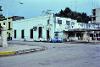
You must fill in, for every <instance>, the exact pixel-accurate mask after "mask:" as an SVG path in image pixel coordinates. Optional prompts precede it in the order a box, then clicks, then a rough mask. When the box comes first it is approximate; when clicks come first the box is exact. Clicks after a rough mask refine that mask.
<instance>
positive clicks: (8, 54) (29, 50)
mask: <svg viewBox="0 0 100 67" xmlns="http://www.w3.org/2000/svg"><path fill="white" fill-rule="evenodd" d="M45 49H46V48H45V47H43V48H35V49H25V50H18V51H0V57H4V56H13V55H20V54H27V53H31V52H38V51H44V50H45Z"/></svg>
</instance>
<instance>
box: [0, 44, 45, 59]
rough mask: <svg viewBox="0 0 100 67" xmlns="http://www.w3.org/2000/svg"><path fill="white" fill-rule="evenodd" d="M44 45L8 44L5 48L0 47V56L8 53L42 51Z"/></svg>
mask: <svg viewBox="0 0 100 67" xmlns="http://www.w3.org/2000/svg"><path fill="white" fill-rule="evenodd" d="M42 50H45V47H40V46H28V45H9V47H7V48H3V47H0V57H1V56H9V55H18V54H25V53H30V52H36V51H42Z"/></svg>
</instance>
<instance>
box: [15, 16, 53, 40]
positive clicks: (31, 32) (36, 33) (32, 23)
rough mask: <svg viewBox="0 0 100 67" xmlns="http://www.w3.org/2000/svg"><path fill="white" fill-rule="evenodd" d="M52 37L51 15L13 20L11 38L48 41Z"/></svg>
mask: <svg viewBox="0 0 100 67" xmlns="http://www.w3.org/2000/svg"><path fill="white" fill-rule="evenodd" d="M53 37H54V16H53V15H47V16H39V17H34V18H31V19H23V20H17V21H13V40H27V41H48V40H50V39H51V38H53Z"/></svg>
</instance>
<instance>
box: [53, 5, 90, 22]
mask: <svg viewBox="0 0 100 67" xmlns="http://www.w3.org/2000/svg"><path fill="white" fill-rule="evenodd" d="M55 15H56V16H58V17H66V18H71V19H74V20H77V21H78V22H83V23H88V21H90V20H91V19H90V17H89V16H88V15H87V14H86V13H84V12H83V13H80V12H76V11H72V10H71V9H70V8H68V7H67V8H65V9H64V10H62V9H61V11H60V12H59V13H56V14H55Z"/></svg>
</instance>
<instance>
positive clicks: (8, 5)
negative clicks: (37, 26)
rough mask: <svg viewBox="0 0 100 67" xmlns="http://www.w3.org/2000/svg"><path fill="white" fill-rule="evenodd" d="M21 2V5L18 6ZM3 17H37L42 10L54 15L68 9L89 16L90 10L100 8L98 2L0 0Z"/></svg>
mask: <svg viewBox="0 0 100 67" xmlns="http://www.w3.org/2000/svg"><path fill="white" fill-rule="evenodd" d="M20 2H22V3H23V4H20ZM0 5H2V6H3V13H4V15H5V16H13V15H18V16H25V17H26V18H30V17H34V16H39V15H41V13H42V11H43V10H47V9H50V10H52V11H53V12H54V13H56V12H58V11H60V10H61V9H65V7H70V8H71V9H72V10H73V11H79V12H86V13H87V14H88V15H90V14H91V10H92V8H94V7H96V8H99V7H100V0H0Z"/></svg>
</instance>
